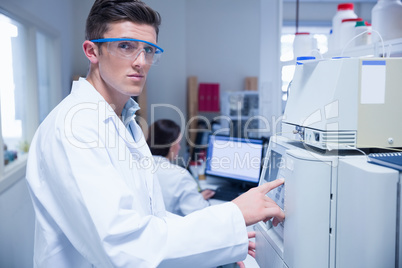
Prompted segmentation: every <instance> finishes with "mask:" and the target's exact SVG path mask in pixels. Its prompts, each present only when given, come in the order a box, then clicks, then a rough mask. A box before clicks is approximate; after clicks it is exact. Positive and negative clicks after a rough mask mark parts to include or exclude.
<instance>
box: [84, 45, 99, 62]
mask: <svg viewBox="0 0 402 268" xmlns="http://www.w3.org/2000/svg"><path fill="white" fill-rule="evenodd" d="M82 48H83V50H84V53H85V56H87V58H88V59H89V61H90V62H91V63H93V64H96V63H98V61H99V60H98V57H99V47H98V46H97V45H96V44H95V43H93V42H91V41H89V40H85V41H84V43H83V44H82Z"/></svg>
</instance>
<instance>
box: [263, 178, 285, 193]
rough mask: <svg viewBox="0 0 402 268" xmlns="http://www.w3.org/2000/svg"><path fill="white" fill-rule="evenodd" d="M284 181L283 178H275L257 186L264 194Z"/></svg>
mask: <svg viewBox="0 0 402 268" xmlns="http://www.w3.org/2000/svg"><path fill="white" fill-rule="evenodd" d="M284 182H285V180H284V179H276V180H274V181H271V182H267V183H264V184H262V185H261V186H259V188H260V191H261V192H262V193H264V194H266V193H268V192H269V191H271V190H272V189H274V188H276V187H278V186H280V185H282V184H283V183H284Z"/></svg>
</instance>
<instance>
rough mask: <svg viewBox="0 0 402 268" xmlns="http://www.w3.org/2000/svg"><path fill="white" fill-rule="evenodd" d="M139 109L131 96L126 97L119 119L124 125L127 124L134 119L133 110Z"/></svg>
mask: <svg viewBox="0 0 402 268" xmlns="http://www.w3.org/2000/svg"><path fill="white" fill-rule="evenodd" d="M139 109H140V106H139V105H138V103H137V102H135V100H133V99H132V98H130V99H128V101H127V102H126V104H125V105H124V108H123V111H122V112H121V119H122V121H123V124H124V125H125V126H127V125H128V124H129V123H130V122H131V121H132V120H134V118H135V112H137V111H138V110H139Z"/></svg>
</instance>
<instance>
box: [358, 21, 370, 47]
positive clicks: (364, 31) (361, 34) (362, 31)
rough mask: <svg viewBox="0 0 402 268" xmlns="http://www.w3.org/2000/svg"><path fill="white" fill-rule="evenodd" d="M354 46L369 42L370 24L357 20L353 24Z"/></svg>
mask: <svg viewBox="0 0 402 268" xmlns="http://www.w3.org/2000/svg"><path fill="white" fill-rule="evenodd" d="M354 35H355V40H354V45H355V46H365V45H369V44H371V25H368V24H367V23H366V22H364V21H358V22H356V25H355V33H354Z"/></svg>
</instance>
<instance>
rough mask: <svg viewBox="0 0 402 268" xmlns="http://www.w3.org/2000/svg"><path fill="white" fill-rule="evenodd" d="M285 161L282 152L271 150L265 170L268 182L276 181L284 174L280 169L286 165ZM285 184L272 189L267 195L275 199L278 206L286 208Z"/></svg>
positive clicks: (265, 177)
mask: <svg viewBox="0 0 402 268" xmlns="http://www.w3.org/2000/svg"><path fill="white" fill-rule="evenodd" d="M284 164H285V163H284V161H283V157H282V155H281V154H279V153H278V152H276V151H273V150H271V151H270V155H269V159H268V166H267V170H266V172H265V176H264V180H265V181H266V182H270V181H274V180H276V179H279V178H280V177H281V176H282V175H281V172H280V170H281V169H282V168H283V167H284ZM284 186H285V185H284V184H283V185H281V186H279V187H277V188H275V189H273V190H271V191H270V192H269V193H268V194H267V196H268V197H270V198H271V199H272V200H274V201H275V202H276V203H277V204H278V206H279V207H280V208H282V209H284V204H285V193H284V192H285V189H284Z"/></svg>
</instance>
